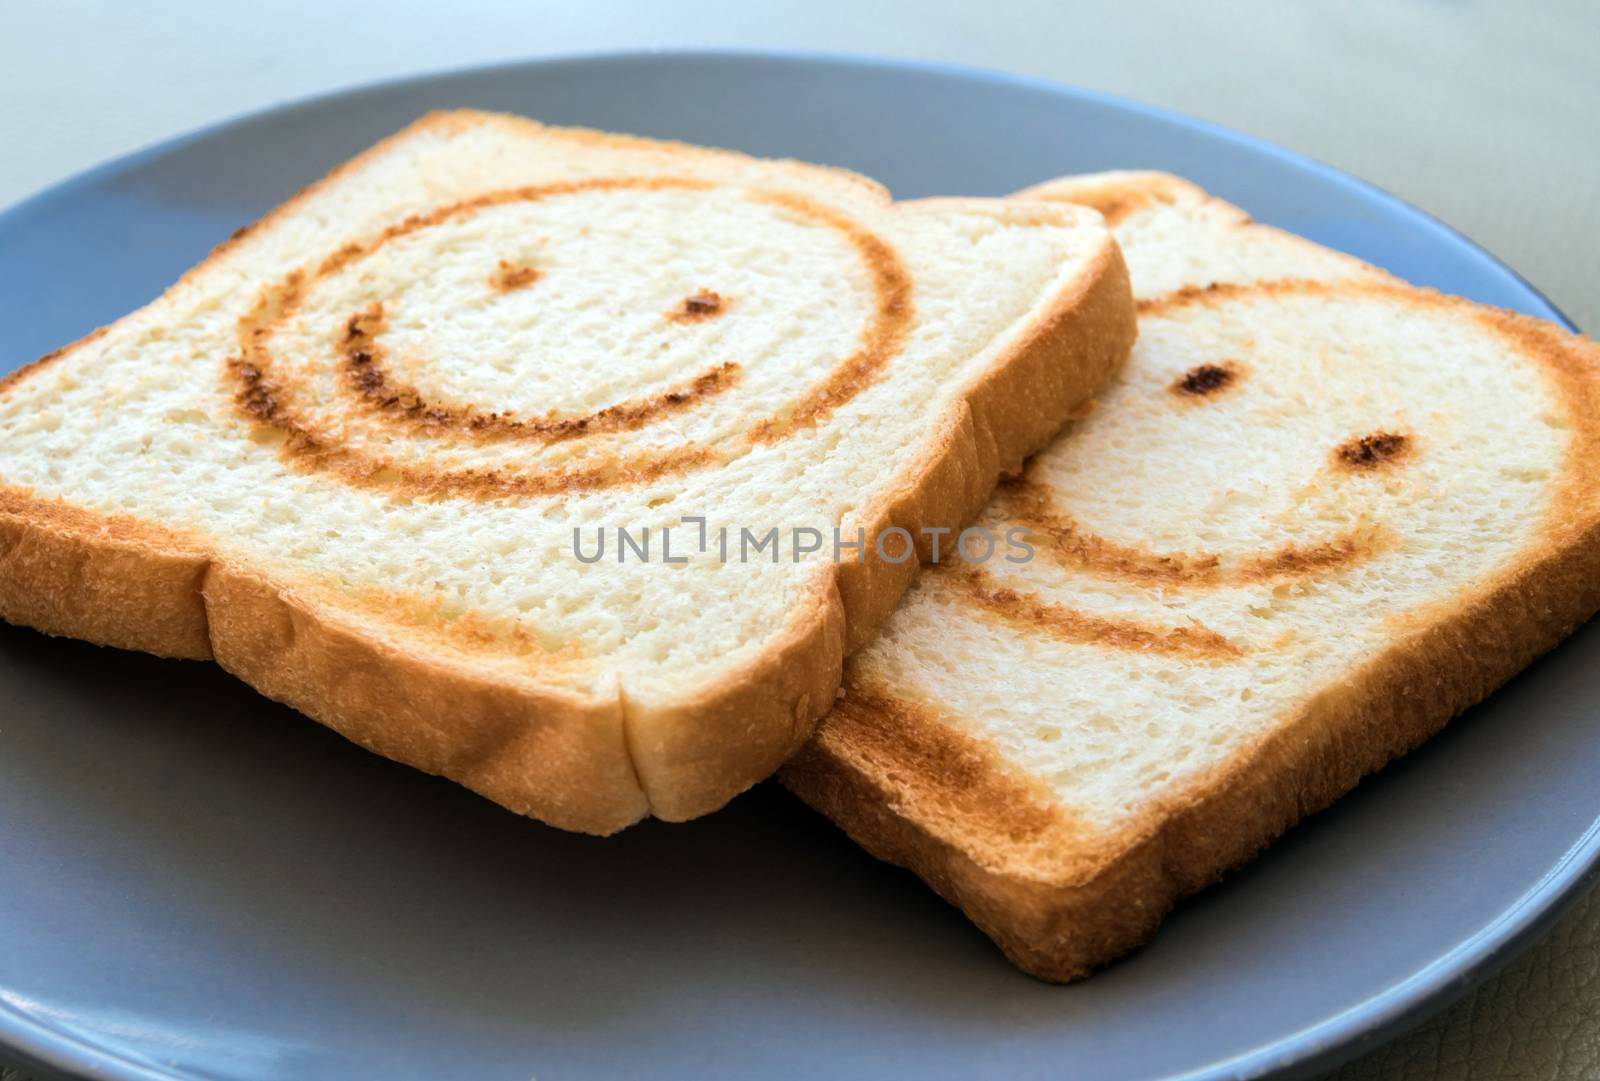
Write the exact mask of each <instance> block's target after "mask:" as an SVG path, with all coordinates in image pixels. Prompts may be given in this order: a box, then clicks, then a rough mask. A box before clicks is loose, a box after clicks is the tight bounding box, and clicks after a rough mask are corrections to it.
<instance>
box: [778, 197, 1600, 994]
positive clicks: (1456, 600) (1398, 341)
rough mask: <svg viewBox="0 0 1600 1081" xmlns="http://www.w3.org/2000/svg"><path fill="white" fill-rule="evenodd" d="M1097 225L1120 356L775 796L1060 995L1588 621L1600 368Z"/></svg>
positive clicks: (929, 576) (1231, 226)
mask: <svg viewBox="0 0 1600 1081" xmlns="http://www.w3.org/2000/svg"><path fill="white" fill-rule="evenodd" d="M1024 194H1025V195H1026V196H1028V197H1029V198H1061V199H1068V200H1079V201H1083V202H1085V203H1088V204H1090V205H1095V206H1098V207H1100V208H1102V209H1103V210H1105V212H1106V213H1107V217H1108V219H1109V220H1111V221H1112V223H1113V228H1114V231H1115V232H1116V234H1117V236H1118V239H1119V241H1120V242H1121V244H1122V246H1123V249H1124V251H1125V252H1126V255H1127V259H1128V264H1129V267H1130V270H1131V272H1132V275H1133V281H1134V290H1135V295H1136V297H1138V298H1139V310H1140V313H1141V315H1140V337H1139V343H1138V345H1137V346H1136V347H1135V349H1134V353H1133V356H1132V358H1131V359H1130V360H1129V363H1128V365H1127V367H1126V369H1125V370H1124V373H1123V375H1122V377H1121V378H1120V379H1119V380H1118V381H1117V382H1116V383H1115V384H1114V385H1113V386H1112V387H1111V388H1110V389H1109V390H1108V391H1107V392H1106V393H1105V394H1104V395H1103V396H1101V398H1100V399H1099V400H1098V402H1097V403H1096V406H1095V408H1094V409H1093V410H1092V411H1090V412H1088V414H1087V415H1086V416H1084V417H1083V418H1082V419H1081V420H1079V421H1077V422H1076V423H1074V424H1073V425H1071V426H1070V427H1069V428H1068V429H1067V430H1066V431H1065V432H1064V433H1063V435H1062V436H1061V437H1060V438H1059V439H1058V440H1057V441H1056V442H1055V443H1054V444H1053V445H1052V446H1051V447H1050V448H1049V449H1047V450H1046V451H1044V452H1042V453H1041V454H1040V455H1039V456H1038V457H1037V458H1036V459H1035V460H1034V461H1033V462H1032V463H1031V464H1030V466H1029V468H1028V470H1027V471H1026V473H1025V475H1024V479H1023V480H1022V481H1021V482H1020V483H1017V484H1012V485H1006V486H1002V488H1001V490H1000V492H999V493H997V496H996V499H995V500H994V501H993V502H992V503H991V504H990V506H989V507H988V508H987V509H986V511H985V512H984V514H983V515H982V516H981V518H980V521H981V522H982V523H983V524H984V525H986V526H988V527H989V528H990V529H991V530H994V531H996V532H999V531H1002V530H1005V529H1007V528H1011V527H1015V526H1018V525H1025V526H1026V527H1028V528H1029V529H1030V530H1031V534H1032V537H1033V543H1034V544H1035V546H1036V548H1035V552H1036V555H1035V558H1034V559H1033V560H1032V561H1031V562H1028V563H1025V564H1010V563H1007V562H1005V561H1004V560H1002V559H993V560H991V561H989V562H987V563H985V564H983V565H982V566H969V565H960V564H955V565H943V566H941V567H939V568H937V569H934V570H930V571H929V572H927V573H925V574H924V575H923V576H922V578H921V579H919V580H918V582H917V583H916V584H915V586H914V587H913V588H912V590H911V591H910V592H909V593H908V595H907V597H906V600H905V602H904V603H903V604H902V606H901V607H900V609H899V610H898V611H896V612H895V614H894V615H893V616H892V617H891V619H890V620H889V621H888V622H887V623H886V625H885V628H884V630H883V632H882V634H881V636H880V637H879V638H878V639H877V640H876V641H874V642H873V643H872V644H870V645H869V646H868V647H867V648H866V649H864V650H863V651H862V652H861V653H859V654H858V655H857V656H856V657H854V658H853V659H852V660H851V662H850V663H849V664H848V665H847V672H846V691H845V696H844V697H843V699H842V700H841V702H840V703H839V705H838V707H836V708H835V710H834V711H833V712H832V713H831V714H830V715H829V716H828V717H827V718H825V719H824V721H823V723H822V725H821V726H820V727H819V731H818V734H817V736H816V737H815V738H814V740H813V741H812V743H811V744H810V745H808V746H807V747H806V748H805V749H804V750H802V751H801V752H800V753H799V754H798V755H797V756H796V758H795V759H794V760H793V761H792V762H791V764H790V765H789V766H788V767H786V769H785V770H784V772H783V774H782V776H783V778H784V780H785V782H786V783H787V784H788V785H789V786H790V787H791V788H792V789H793V790H795V791H796V792H797V793H799V794H800V795H801V796H802V797H803V798H804V799H806V800H807V801H808V802H810V803H811V804H812V805H814V806H815V807H817V808H818V809H820V810H822V811H823V812H825V813H826V814H828V815H830V816H831V817H833V818H834V819H835V820H836V821H837V822H838V823H840V824H841V825H842V826H843V827H844V829H845V830H846V831H848V832H849V833H850V834H851V836H853V837H855V838H856V839H857V840H858V841H860V842H861V843H862V844H863V845H864V846H866V847H867V848H868V849H869V850H870V851H872V852H873V853H875V854H876V855H878V856H880V857H881V858H884V859H887V860H890V861H893V862H895V863H898V864H902V865H904V866H907V867H910V868H912V869H913V870H915V871H916V872H917V873H918V874H920V875H921V876H922V877H923V878H924V879H926V880H927V881H928V882H929V883H930V884H931V885H932V886H933V887H934V888H935V889H936V890H938V891H939V892H940V893H941V894H942V895H943V896H944V897H946V898H947V899H949V900H950V901H952V902H953V903H954V904H956V905H959V906H960V907H961V908H963V909H964V910H965V911H966V913H967V914H968V915H969V916H970V917H971V918H972V919H973V921H974V922H975V923H977V924H978V925H979V926H980V927H981V928H982V929H983V930H984V931H985V932H987V933H988V934H989V935H990V936H991V937H993V938H994V939H995V940H996V941H997V942H998V943H999V945H1000V946H1001V947H1002V948H1003V949H1004V951H1005V952H1006V954H1007V955H1008V956H1009V957H1010V958H1011V959H1012V960H1013V961H1014V962H1015V963H1016V964H1017V965H1019V966H1020V967H1022V968H1024V969H1025V970H1027V971H1028V972H1031V973H1034V974H1035V975H1038V976H1040V977H1043V978H1046V979H1050V980H1068V979H1073V978H1076V977H1079V976H1082V975H1083V974H1085V973H1086V972H1088V971H1089V970H1091V969H1092V968H1093V967H1095V966H1097V965H1100V964H1102V963H1104V962H1106V961H1108V960H1110V959H1112V958H1113V957H1115V956H1117V955H1118V954H1120V953H1122V952H1124V951H1126V950H1128V949H1130V948H1132V947H1133V946H1135V945H1137V944H1138V943H1140V942H1142V941H1144V940H1145V939H1147V938H1148V937H1149V936H1150V935H1152V934H1153V933H1154V932H1155V930H1156V927H1157V925H1158V923H1159V922H1160V920H1161V918H1162V916H1163V915H1164V914H1165V913H1166V912H1167V911H1168V910H1169V909H1170V908H1171V907H1172V905H1173V903H1174V902H1175V901H1176V900H1177V898H1179V897H1180V896H1182V895H1183V894H1186V893H1189V892H1191V891H1193V890H1196V889H1198V888H1200V887H1203V886H1205V885H1206V884H1208V883H1210V882H1212V881H1214V880H1215V879H1217V878H1218V877H1219V876H1220V875H1222V874H1223V873H1224V872H1225V871H1226V870H1228V869H1229V868H1231V867H1234V866H1236V865H1238V864H1240V863H1242V862H1245V861H1247V860H1249V859H1250V858H1251V857H1252V856H1254V855H1255V854H1256V853H1257V851H1259V850H1260V849H1261V848H1262V847H1263V846H1264V845H1266V844H1267V843H1268V842H1270V841H1271V840H1272V838H1274V837H1275V836H1276V835H1278V834H1279V833H1280V832H1281V831H1283V830H1284V829H1285V828H1287V827H1288V826H1289V825H1291V824H1292V823H1293V822H1295V821H1296V820H1297V819H1299V818H1300V817H1301V816H1303V815H1305V814H1308V813H1310V812H1312V811H1315V810H1317V809H1319V808H1321V807H1323V806H1325V805H1327V804H1328V803H1329V802H1331V801H1332V800H1334V799H1336V798H1337V797H1338V796H1339V795H1340V794H1342V793H1344V792H1345V791H1347V790H1348V789H1349V788H1351V787H1352V786H1353V785H1355V784H1356V782H1357V781H1358V780H1359V778H1360V777H1361V776H1362V775H1363V774H1365V773H1367V772H1370V771H1372V770H1374V769H1377V768H1379V767H1380V766H1382V765H1383V764H1384V763H1385V762H1386V761H1388V760H1389V759H1391V758H1392V757H1394V756H1396V755H1399V754H1402V753H1404V752H1406V751H1407V750H1409V749H1411V748H1412V747H1414V746H1415V745H1417V744H1418V743H1420V742H1421V741H1422V740H1424V739H1426V738H1427V737H1428V736H1429V735H1430V734H1432V733H1433V732H1435V731H1436V730H1437V729H1438V728H1439V727H1441V726H1442V725H1443V724H1444V723H1445V722H1446V721H1447V720H1448V719H1449V718H1450V717H1451V716H1452V715H1453V714H1455V713H1457V712H1459V711H1460V710H1462V709H1464V708H1465V707H1467V706H1468V705H1470V704H1472V703H1474V702H1476V701H1477V700H1479V699H1480V698H1482V697H1483V696H1484V695H1485V694H1487V693H1488V692H1489V691H1491V690H1492V689H1493V688H1494V687H1496V686H1498V685H1499V684H1500V683H1501V682H1502V681H1504V680H1505V679H1507V678H1508V677H1509V676H1511V675H1512V674H1513V673H1515V672H1516V671H1517V670H1518V669H1520V668H1521V667H1523V666H1524V665H1525V664H1527V663H1528V661H1529V660H1531V659H1532V658H1533V657H1534V656H1535V655H1536V654H1538V653H1539V652H1540V651H1542V650H1545V649H1547V648H1549V647H1550V646H1552V645H1553V644H1554V643H1556V642H1557V641H1558V640H1559V639H1560V638H1562V637H1563V636H1564V635H1566V634H1567V633H1569V632H1570V631H1571V630H1573V629H1574V628H1575V627H1576V626H1577V625H1578V624H1579V623H1580V622H1581V621H1583V620H1584V619H1586V618H1588V617H1589V616H1590V615H1591V614H1592V613H1593V612H1594V611H1595V610H1596V608H1597V606H1600V493H1597V490H1596V488H1595V485H1594V477H1595V476H1596V475H1600V474H1597V467H1600V349H1597V348H1596V346H1595V345H1594V344H1593V343H1591V342H1588V341H1586V340H1584V339H1581V338H1578V337H1575V336H1573V335H1570V334H1568V333H1566V332H1565V331H1563V330H1560V329H1559V328H1556V327H1554V326H1551V325H1548V324H1545V323H1542V322H1538V321H1536V320H1533V319H1529V318H1526V317H1523V316H1520V315H1515V314H1511V313H1508V312H1503V311H1499V310H1494V309H1489V308H1485V307H1481V306H1477V305H1474V304H1470V303H1468V302H1466V301H1462V300H1458V299H1455V298H1451V297H1446V296H1442V295H1440V294H1438V293H1434V292H1430V291H1427V290H1422V289H1416V288H1412V287H1410V286H1407V285H1405V284H1403V283H1400V282H1398V281H1396V280H1394V279H1392V278H1390V277H1388V276H1387V275H1385V274H1383V273H1381V272H1379V271H1377V270H1375V269H1373V268H1371V267H1367V266H1365V265H1364V264H1362V263H1360V262H1358V261H1356V260H1353V259H1350V258H1348V257H1346V256H1343V255H1339V254H1337V253H1333V252H1329V251H1326V250H1323V249H1320V248H1318V247H1316V246H1315V245H1312V244H1310V243H1308V242H1306V241H1304V240H1301V239H1298V238H1294V237H1290V236H1288V235H1287V234H1284V233H1281V232H1278V231H1276V230H1271V229H1267V228H1265V227H1263V226H1259V225H1253V224H1250V223H1249V221H1248V219H1247V217H1246V216H1245V215H1244V214H1243V212H1241V211H1239V210H1238V209H1236V208H1234V207H1231V206H1228V205H1227V204H1224V203H1221V202H1220V201H1217V200H1215V199H1211V198H1210V197H1208V196H1207V195H1206V194H1205V193H1204V192H1202V191H1200V190H1199V189H1198V188H1195V187H1194V186H1193V185H1191V184H1188V183H1187V182H1184V181H1181V180H1178V179H1177V178H1174V177H1169V176H1163V175H1159V174H1113V175H1109V176H1103V177H1087V178H1076V179H1071V180H1065V181H1060V182H1057V183H1054V184H1050V185H1046V186H1044V187H1043V188H1039V189H1033V190H1030V191H1029V192H1026V193H1024Z"/></svg>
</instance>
